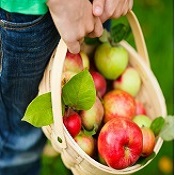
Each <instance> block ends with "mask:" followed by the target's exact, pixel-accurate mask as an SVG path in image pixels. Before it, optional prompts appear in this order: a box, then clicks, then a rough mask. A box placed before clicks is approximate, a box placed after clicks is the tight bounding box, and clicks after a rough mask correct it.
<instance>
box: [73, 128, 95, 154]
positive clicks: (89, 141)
mask: <svg viewBox="0 0 175 175" xmlns="http://www.w3.org/2000/svg"><path fill="white" fill-rule="evenodd" d="M74 140H75V142H76V143H77V144H78V146H79V147H80V148H81V149H82V150H83V151H84V152H85V153H86V154H88V155H89V156H91V157H92V156H93V155H94V151H95V140H94V138H93V137H92V136H91V135H86V134H84V133H83V131H81V132H80V133H79V134H78V135H77V136H76V137H75V138H74Z"/></svg>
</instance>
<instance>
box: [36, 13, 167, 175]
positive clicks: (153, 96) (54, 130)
mask: <svg viewBox="0 0 175 175" xmlns="http://www.w3.org/2000/svg"><path fill="white" fill-rule="evenodd" d="M126 17H127V20H128V22H129V24H130V26H131V29H132V33H133V36H134V40H135V44H136V48H137V49H134V48H133V47H132V46H131V45H130V44H128V43H127V42H126V41H122V42H121V43H120V44H121V45H122V46H123V47H124V48H125V49H126V50H127V51H128V53H129V64H130V65H131V66H132V67H134V68H135V69H136V70H137V71H138V72H139V74H140V76H141V79H142V87H141V90H140V92H139V94H138V96H137V98H138V99H139V100H140V101H141V102H143V104H144V105H145V107H146V110H147V112H148V115H149V116H150V117H151V118H152V119H154V118H155V117H158V116H160V115H161V116H166V114H167V112H166V105H165V100H164V97H163V94H162V91H161V89H160V87H159V84H158V82H157V79H156V77H155V76H154V74H153V72H152V71H151V69H150V64H149V58H148V54H147V49H146V45H145V41H144V37H143V33H142V30H141V27H140V24H139V22H138V19H137V18H136V16H135V14H134V13H133V12H132V11H130V12H128V13H127V15H126ZM66 52H67V47H66V45H65V43H64V42H63V40H62V39H61V40H60V42H59V44H58V46H57V48H56V50H55V52H54V53H53V55H52V57H51V60H50V63H49V64H48V66H47V69H46V70H45V74H44V76H43V79H42V81H41V83H40V86H39V94H43V93H46V92H49V91H51V99H52V100H51V101H52V107H53V119H54V123H53V124H51V125H49V126H44V127H42V129H43V132H44V133H45V135H46V136H47V138H48V139H49V140H50V141H51V143H52V146H53V148H54V149H55V150H56V151H58V152H59V153H60V154H61V157H62V160H63V162H64V164H65V166H66V167H67V168H69V169H70V170H71V171H72V173H73V174H74V175H97V174H99V175H122V174H125V175H126V174H127V175H128V174H132V173H134V172H137V171H138V170H140V169H142V168H143V167H145V166H146V165H147V164H149V163H150V161H151V160H152V159H151V160H149V161H148V162H146V163H145V164H144V165H141V164H135V165H133V166H131V167H128V168H126V169H122V170H116V169H113V168H111V167H108V166H105V165H102V164H101V163H99V162H97V161H95V160H94V159H92V158H91V157H90V156H88V155H87V154H86V153H85V152H84V151H82V149H81V148H80V147H79V146H78V145H77V143H76V142H75V141H74V140H73V138H72V137H71V136H70V134H69V133H68V131H67V130H66V128H65V126H64V124H63V121H62V109H61V76H62V69H63V64H64V59H65V55H66ZM59 140H61V142H60V141H59ZM162 143H163V140H162V139H161V138H157V142H156V145H155V148H154V152H155V153H156V154H157V153H158V152H159V150H160V148H161V146H162Z"/></svg>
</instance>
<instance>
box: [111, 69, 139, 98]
mask: <svg viewBox="0 0 175 175" xmlns="http://www.w3.org/2000/svg"><path fill="white" fill-rule="evenodd" d="M140 87H141V78H140V75H139V73H138V72H137V71H136V69H134V68H133V67H127V68H126V69H125V71H124V72H123V73H122V75H121V76H120V77H119V78H117V79H116V80H114V81H113V88H114V89H121V90H124V91H126V92H128V93H129V94H131V95H132V96H134V97H135V96H136V95H137V94H138V92H139V90H140Z"/></svg>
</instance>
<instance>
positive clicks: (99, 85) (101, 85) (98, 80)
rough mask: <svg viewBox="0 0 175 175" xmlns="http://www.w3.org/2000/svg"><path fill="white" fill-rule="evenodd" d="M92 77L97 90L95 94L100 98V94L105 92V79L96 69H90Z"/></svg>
mask: <svg viewBox="0 0 175 175" xmlns="http://www.w3.org/2000/svg"><path fill="white" fill-rule="evenodd" d="M90 73H91V75H92V78H93V80H94V84H95V88H96V91H97V95H98V96H99V97H100V98H102V96H103V95H104V94H105V92H106V87H107V84H106V79H105V78H104V77H103V75H101V74H100V73H99V72H97V71H90Z"/></svg>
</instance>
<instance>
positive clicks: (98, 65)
mask: <svg viewBox="0 0 175 175" xmlns="http://www.w3.org/2000/svg"><path fill="white" fill-rule="evenodd" d="M84 69H88V70H89V72H90V74H91V75H92V78H93V80H94V85H95V88H96V101H95V103H94V105H93V106H92V108H91V109H89V110H79V111H78V110H76V109H72V108H70V107H67V108H66V110H65V113H64V116H63V123H64V125H65V127H66V128H67V130H68V131H69V133H70V135H71V136H72V137H73V139H74V140H75V142H76V143H77V144H78V145H79V146H80V148H81V149H83V150H84V151H85V152H86V153H87V154H88V155H89V156H91V157H92V158H93V159H95V160H96V161H98V162H100V163H102V164H105V165H107V166H110V167H112V168H115V169H124V168H127V167H129V166H132V165H134V164H135V163H136V162H137V161H138V159H139V158H141V157H147V156H149V155H151V154H152V153H153V150H154V146H155V143H156V136H155V135H154V132H153V131H152V130H151V129H150V125H151V123H152V120H151V118H150V117H149V116H148V115H147V111H146V108H145V107H144V104H143V103H141V102H140V101H138V100H137V99H136V97H137V94H138V93H139V91H140V88H141V85H142V81H141V78H140V76H139V73H138V72H137V70H136V69H134V68H133V67H131V66H130V65H129V55H128V52H127V51H126V50H125V49H124V48H123V47H122V46H120V45H118V46H115V47H114V46H111V45H110V43H108V42H106V43H102V44H100V45H99V46H98V47H97V48H96V49H95V51H94V54H93V57H92V58H90V57H89V55H87V54H86V53H85V52H84V51H81V52H80V53H79V54H71V53H70V52H67V54H66V58H65V63H64V70H63V75H62V82H63V84H65V83H66V82H68V81H69V80H70V79H71V78H72V77H73V76H74V75H76V74H77V73H79V72H81V71H82V70H84Z"/></svg>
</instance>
